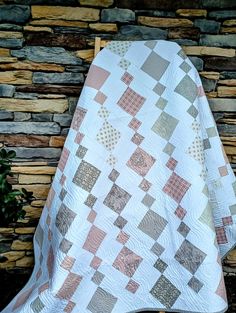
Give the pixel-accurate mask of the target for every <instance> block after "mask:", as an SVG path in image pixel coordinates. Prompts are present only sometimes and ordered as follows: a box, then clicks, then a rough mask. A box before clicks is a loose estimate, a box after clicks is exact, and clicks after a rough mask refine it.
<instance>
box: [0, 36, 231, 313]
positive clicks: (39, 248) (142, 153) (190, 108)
mask: <svg viewBox="0 0 236 313" xmlns="http://www.w3.org/2000/svg"><path fill="white" fill-rule="evenodd" d="M222 109H223V108H222ZM33 243H34V254H35V266H34V269H33V272H32V275H31V277H30V278H29V280H28V282H27V283H26V285H25V286H24V287H23V289H22V290H21V291H20V292H19V293H18V294H17V295H16V296H15V298H14V299H13V300H12V301H11V302H10V303H9V304H8V306H7V307H6V308H5V309H4V310H3V311H2V313H11V312H14V313H64V312H66V313H131V312H132V313H135V312H142V311H145V310H146V311H147V310H149V311H166V312H185V313H193V312H195V313H205V312H208V313H219V312H225V311H226V310H227V307H228V302H227V293H226V289H225V283H224V276H223V271H222V260H223V258H224V257H225V256H226V255H227V253H228V252H229V251H230V250H231V249H232V248H233V247H234V246H235V243H236V179H235V175H234V172H233V170H232V168H231V166H230V163H229V160H228V158H227V155H226V153H225V151H224V147H223V145H222V142H221V139H220V136H219V133H218V129H217V127H216V123H215V120H214V117H213V114H212V111H211V109H210V106H209V103H208V100H207V98H206V95H205V93H204V89H203V86H202V82H201V79H200V76H199V74H198V72H197V70H196V68H195V67H194V65H193V64H192V62H191V61H190V59H189V58H188V57H187V56H186V54H185V53H184V51H183V50H182V48H181V46H179V45H178V44H176V43H174V42H170V41H166V40H151V41H133V42H131V41H116V42H115V41H111V42H109V43H108V44H107V46H106V47H105V48H104V49H102V50H101V51H100V52H99V53H98V55H97V56H96V58H95V59H94V60H93V62H92V64H91V66H90V69H89V72H88V75H87V77H86V81H85V83H84V86H83V89H82V92H81V95H80V97H79V100H78V102H77V106H76V109H75V111H74V115H73V119H72V122H71V126H70V129H69V132H68V135H67V138H66V141H65V144H64V147H63V150H62V154H61V157H60V160H59V163H58V166H57V169H56V173H55V176H54V178H53V182H52V184H51V188H50V191H49V194H48V197H47V200H46V203H45V206H44V208H43V211H42V215H41V217H40V220H39V223H38V225H37V228H36V231H35V234H34V242H33Z"/></svg>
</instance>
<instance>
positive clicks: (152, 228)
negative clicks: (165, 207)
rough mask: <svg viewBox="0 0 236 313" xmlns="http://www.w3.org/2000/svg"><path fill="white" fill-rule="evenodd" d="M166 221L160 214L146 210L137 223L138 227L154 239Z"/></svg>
mask: <svg viewBox="0 0 236 313" xmlns="http://www.w3.org/2000/svg"><path fill="white" fill-rule="evenodd" d="M167 223H168V222H167V220H165V219H164V218H163V217H162V216H160V215H159V214H157V213H156V212H154V211H152V210H148V212H147V213H146V214H145V216H144V217H143V219H142V221H141V222H140V223H139V225H138V228H139V229H140V230H141V231H143V232H144V233H145V234H147V235H148V236H150V237H151V238H153V239H154V240H157V239H158V237H159V236H160V234H161V233H162V231H163V230H164V228H165V227H166V225H167Z"/></svg>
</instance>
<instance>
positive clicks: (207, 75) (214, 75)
mask: <svg viewBox="0 0 236 313" xmlns="http://www.w3.org/2000/svg"><path fill="white" fill-rule="evenodd" d="M199 74H200V75H201V76H203V77H205V78H208V79H216V80H217V79H219V78H220V73H218V72H207V71H202V72H199Z"/></svg>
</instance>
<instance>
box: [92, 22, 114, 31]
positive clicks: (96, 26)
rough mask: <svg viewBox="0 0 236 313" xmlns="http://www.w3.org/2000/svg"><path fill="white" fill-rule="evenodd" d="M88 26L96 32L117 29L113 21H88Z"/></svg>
mask: <svg viewBox="0 0 236 313" xmlns="http://www.w3.org/2000/svg"><path fill="white" fill-rule="evenodd" d="M89 28H90V29H92V30H95V31H98V32H112V33H116V32H117V31H118V29H117V25H116V24H114V23H90V24H89Z"/></svg>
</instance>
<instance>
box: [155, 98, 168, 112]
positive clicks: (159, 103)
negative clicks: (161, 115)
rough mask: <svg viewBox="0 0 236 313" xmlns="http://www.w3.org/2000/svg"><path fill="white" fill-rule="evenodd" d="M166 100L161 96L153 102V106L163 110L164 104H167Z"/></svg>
mask: <svg viewBox="0 0 236 313" xmlns="http://www.w3.org/2000/svg"><path fill="white" fill-rule="evenodd" d="M167 103H168V101H167V100H166V99H164V98H162V97H160V99H158V101H157V103H156V104H155V106H156V107H157V108H159V109H161V110H164V108H165V106H166V105H167Z"/></svg>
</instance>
